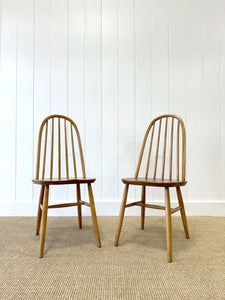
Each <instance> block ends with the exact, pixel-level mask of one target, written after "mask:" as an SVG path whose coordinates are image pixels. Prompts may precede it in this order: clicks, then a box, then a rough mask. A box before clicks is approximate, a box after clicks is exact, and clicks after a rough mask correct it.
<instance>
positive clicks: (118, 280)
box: [0, 216, 225, 300]
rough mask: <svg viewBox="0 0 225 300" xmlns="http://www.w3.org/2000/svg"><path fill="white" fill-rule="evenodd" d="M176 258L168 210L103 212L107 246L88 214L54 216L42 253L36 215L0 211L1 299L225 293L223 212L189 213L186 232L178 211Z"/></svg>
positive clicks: (177, 297) (202, 298)
mask: <svg viewBox="0 0 225 300" xmlns="http://www.w3.org/2000/svg"><path fill="white" fill-rule="evenodd" d="M172 220H173V221H172V222H173V262H172V263H168V262H167V253H166V232H165V218H164V217H146V225H145V230H141V229H140V218H138V217H125V218H124V223H123V227H122V233H121V237H120V243H119V246H118V247H117V248H115V247H114V246H113V242H114V236H115V231H116V227H117V221H118V218H116V217H99V218H98V223H99V230H100V236H101V241H102V247H101V248H98V247H97V245H96V240H95V235H94V231H93V226H92V220H91V218H90V217H84V218H83V229H82V230H80V229H79V228H78V222H77V218H76V217H74V218H72V217H49V218H48V224H47V233H46V242H45V251H44V257H43V258H41V259H40V258H39V257H38V254H39V237H38V236H35V226H36V218H27V217H26V218H24V217H20V218H13V217H12V218H3V217H2V218H0V299H1V300H5V299H42V300H43V299H54V300H55V299H80V300H81V299H85V300H86V299H94V300H95V299H107V300H108V299H109V300H110V299H113V300H114V299H115V300H117V299H165V300H170V299H171V300H181V299H187V300H189V299H190V300H192V299H193V300H195V299H196V300H197V299H199V300H207V299H209V300H212V299H215V300H217V299H220V300H225V219H224V218H215V217H188V218H187V221H188V226H189V233H190V239H189V240H187V239H185V235H184V231H183V227H182V222H181V219H180V217H178V216H173V217H172Z"/></svg>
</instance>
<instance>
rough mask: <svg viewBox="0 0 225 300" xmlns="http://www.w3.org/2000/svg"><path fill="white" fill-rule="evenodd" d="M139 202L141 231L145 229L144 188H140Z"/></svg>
mask: <svg viewBox="0 0 225 300" xmlns="http://www.w3.org/2000/svg"><path fill="white" fill-rule="evenodd" d="M141 201H142V206H141V229H144V227H145V186H143V187H142V192H141Z"/></svg>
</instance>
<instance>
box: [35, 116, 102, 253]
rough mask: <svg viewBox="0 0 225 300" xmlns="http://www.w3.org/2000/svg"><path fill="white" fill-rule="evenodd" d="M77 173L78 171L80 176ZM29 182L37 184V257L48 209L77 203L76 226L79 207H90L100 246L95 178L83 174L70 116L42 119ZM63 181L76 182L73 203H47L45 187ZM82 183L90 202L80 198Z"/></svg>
mask: <svg viewBox="0 0 225 300" xmlns="http://www.w3.org/2000/svg"><path fill="white" fill-rule="evenodd" d="M75 150H76V151H75ZM46 174H47V175H46ZM78 174H82V175H81V177H78ZM32 181H33V183H35V184H39V185H41V190H40V196H39V204H38V213H37V225H36V235H39V231H40V226H41V235H40V257H43V252H44V243H45V233H46V223H47V214H48V208H61V207H69V206H77V211H78V222H79V227H80V228H82V213H81V206H82V205H86V206H88V207H90V208H91V215H92V221H93V226H94V231H95V235H96V240H97V245H98V247H101V241H100V236H99V230H98V223H97V217H96V211H95V204H94V197H93V192H92V186H91V184H92V183H93V182H94V181H95V178H87V177H86V172H85V164H84V157H83V150H82V146H81V139H80V134H79V131H78V128H77V126H76V124H75V123H74V121H73V120H71V119H70V118H68V117H66V116H62V115H50V116H48V117H47V118H45V119H44V120H43V122H42V124H41V127H40V130H39V136H38V146H37V164H36V177H35V179H33V180H32ZM65 184H66V185H70V184H75V185H76V198H77V199H76V202H75V203H63V204H54V205H49V204H48V202H49V187H50V186H53V185H65ZM83 184H87V188H88V195H89V202H90V203H88V202H85V201H82V200H81V185H83Z"/></svg>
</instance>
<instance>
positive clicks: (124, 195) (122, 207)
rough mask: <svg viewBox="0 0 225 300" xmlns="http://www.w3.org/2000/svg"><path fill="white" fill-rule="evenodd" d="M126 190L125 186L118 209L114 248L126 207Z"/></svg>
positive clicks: (127, 186) (117, 240) (116, 244)
mask: <svg viewBox="0 0 225 300" xmlns="http://www.w3.org/2000/svg"><path fill="white" fill-rule="evenodd" d="M128 188H129V185H128V184H126V186H125V188H124V193H123V200H122V203H121V207H120V215H119V223H118V228H117V231H116V236H115V242H114V246H115V247H117V246H118V243H119V238H120V232H121V228H122V224H123V218H124V212H125V207H126V202H127V194H128Z"/></svg>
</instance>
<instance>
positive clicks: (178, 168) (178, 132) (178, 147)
mask: <svg viewBox="0 0 225 300" xmlns="http://www.w3.org/2000/svg"><path fill="white" fill-rule="evenodd" d="M179 134H180V130H179V122H177V180H179V178H180V174H179V170H180V166H179V151H180V145H179V143H180V137H179Z"/></svg>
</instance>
